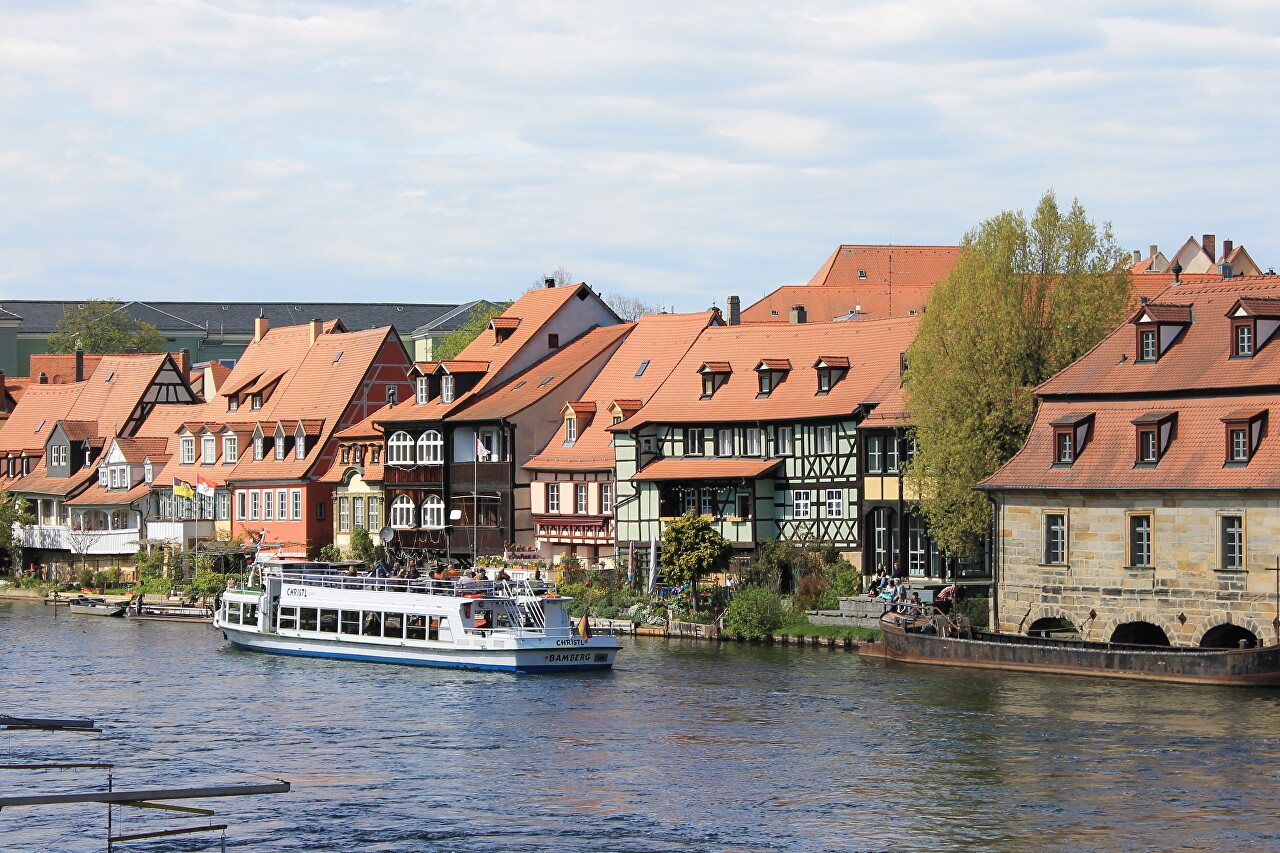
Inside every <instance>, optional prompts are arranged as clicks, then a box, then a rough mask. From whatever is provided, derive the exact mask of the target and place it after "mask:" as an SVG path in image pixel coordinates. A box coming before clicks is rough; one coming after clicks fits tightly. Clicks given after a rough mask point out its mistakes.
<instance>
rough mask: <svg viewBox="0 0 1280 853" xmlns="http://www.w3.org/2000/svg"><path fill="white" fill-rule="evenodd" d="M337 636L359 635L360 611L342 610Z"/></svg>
mask: <svg viewBox="0 0 1280 853" xmlns="http://www.w3.org/2000/svg"><path fill="white" fill-rule="evenodd" d="M338 633H339V634H359V633H360V611H359V610H344V611H342V618H341V620H339V622H338Z"/></svg>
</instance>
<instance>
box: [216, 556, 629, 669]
mask: <svg viewBox="0 0 1280 853" xmlns="http://www.w3.org/2000/svg"><path fill="white" fill-rule="evenodd" d="M252 568H253V570H252V571H251V572H250V573H249V574H248V576H247V579H246V580H245V581H243V582H242V583H241V584H240V585H232V586H230V587H228V588H227V591H226V593H225V594H224V595H223V597H222V603H221V604H220V605H219V607H218V610H217V612H216V613H215V614H214V620H213V624H214V625H215V626H216V627H217V628H219V629H221V631H222V633H223V636H224V637H226V638H227V640H229V641H230V642H232V643H235V644H236V645H237V646H242V647H244V648H246V649H253V650H254V651H259V652H270V653H273V654H281V655H308V656H312V657H326V658H347V659H350V660H366V661H381V662H384V663H402V664H416V665H419V666H445V667H462V668H466V669H500V670H509V671H512V672H561V671H566V670H578V669H607V668H609V667H611V666H613V659H614V656H615V655H616V654H617V652H618V640H617V638H616V637H614V636H613V632H612V631H609V630H596V629H591V628H588V627H587V626H586V625H585V623H584V624H580V626H579V628H578V629H577V630H575V628H574V626H573V624H572V623H571V621H570V618H569V613H568V611H567V610H566V609H565V607H566V605H567V604H568V603H569V602H570V601H571V600H572V599H570V598H565V597H562V596H558V595H556V594H555V593H554V592H551V591H550V590H539V589H536V588H535V587H533V586H531V585H530V584H529V583H528V582H527V581H520V582H505V583H502V584H494V583H492V582H488V581H471V580H466V579H458V580H449V581H441V580H431V579H427V578H424V579H421V580H401V579H398V578H379V577H374V576H369V575H363V574H351V573H349V572H344V571H342V570H341V569H338V568H335V567H334V566H332V565H330V564H327V563H314V562H283V561H267V562H262V561H260V562H257V563H255V564H254V565H253V567H252Z"/></svg>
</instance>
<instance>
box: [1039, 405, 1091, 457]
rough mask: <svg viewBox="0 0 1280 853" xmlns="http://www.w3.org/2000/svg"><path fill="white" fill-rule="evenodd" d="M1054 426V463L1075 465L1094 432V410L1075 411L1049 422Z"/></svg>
mask: <svg viewBox="0 0 1280 853" xmlns="http://www.w3.org/2000/svg"><path fill="white" fill-rule="evenodd" d="M1049 425H1050V426H1051V427H1053V465H1054V467H1069V466H1071V465H1073V464H1074V463H1075V461H1076V459H1077V458H1079V456H1080V454H1081V452H1082V451H1083V450H1084V448H1085V445H1087V444H1088V443H1089V438H1090V435H1091V433H1092V432H1093V413H1092V412H1073V413H1071V414H1068V415H1063V416H1062V417H1060V418H1055V419H1053V420H1052V421H1050V422H1049Z"/></svg>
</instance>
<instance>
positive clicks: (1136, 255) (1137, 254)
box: [1133, 249, 1142, 266]
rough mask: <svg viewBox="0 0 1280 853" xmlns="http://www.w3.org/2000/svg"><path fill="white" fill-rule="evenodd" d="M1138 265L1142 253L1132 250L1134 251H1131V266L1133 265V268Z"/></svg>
mask: <svg viewBox="0 0 1280 853" xmlns="http://www.w3.org/2000/svg"><path fill="white" fill-rule="evenodd" d="M1140 263H1142V252H1140V251H1138V250H1137V249H1134V250H1133V264H1134V266H1137V265H1138V264H1140Z"/></svg>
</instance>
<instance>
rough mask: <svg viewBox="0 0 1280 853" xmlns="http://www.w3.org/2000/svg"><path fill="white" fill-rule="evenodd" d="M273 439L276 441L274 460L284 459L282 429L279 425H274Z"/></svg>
mask: <svg viewBox="0 0 1280 853" xmlns="http://www.w3.org/2000/svg"><path fill="white" fill-rule="evenodd" d="M275 439H276V441H275V451H276V458H277V459H283V458H284V427H283V426H281V425H280V424H276V435H275Z"/></svg>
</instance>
